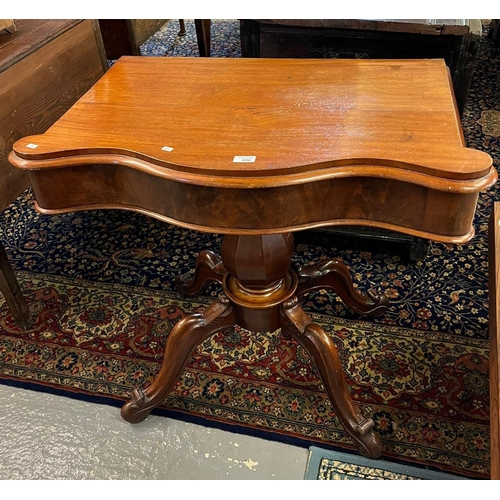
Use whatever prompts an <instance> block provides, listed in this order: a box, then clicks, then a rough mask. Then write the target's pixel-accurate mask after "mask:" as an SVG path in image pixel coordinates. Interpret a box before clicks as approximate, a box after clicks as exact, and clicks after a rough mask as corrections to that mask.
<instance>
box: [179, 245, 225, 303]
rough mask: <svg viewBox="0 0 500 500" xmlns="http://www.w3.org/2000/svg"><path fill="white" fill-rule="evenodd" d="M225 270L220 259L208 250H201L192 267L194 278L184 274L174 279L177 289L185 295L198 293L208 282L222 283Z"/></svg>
mask: <svg viewBox="0 0 500 500" xmlns="http://www.w3.org/2000/svg"><path fill="white" fill-rule="evenodd" d="M225 272H226V270H225V269H224V265H223V264H222V260H221V258H220V257H219V256H218V255H217V254H215V253H214V252H211V251H210V250H202V251H201V252H200V253H199V254H198V258H197V259H196V264H195V267H194V276H193V277H192V278H191V273H186V274H184V275H182V276H178V277H177V278H176V279H175V284H176V286H177V288H178V289H179V290H180V291H181V292H183V293H185V294H186V295H196V294H198V293H200V292H201V291H202V290H203V289H204V288H205V287H206V286H207V285H208V284H209V283H210V282H216V283H219V284H221V283H222V276H223V275H224V273H225Z"/></svg>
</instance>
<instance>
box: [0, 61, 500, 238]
mask: <svg viewBox="0 0 500 500" xmlns="http://www.w3.org/2000/svg"><path fill="white" fill-rule="evenodd" d="M10 161H11V162H12V163H13V164H14V165H15V166H18V167H20V168H24V169H26V170H27V171H28V174H29V177H30V179H31V182H32V186H33V189H34V192H35V194H36V198H37V200H38V203H39V208H40V210H42V211H44V212H47V213H53V212H55V211H57V210H64V209H69V208H71V209H77V208H89V207H91V206H92V207H94V208H99V207H101V208H102V207H107V208H113V207H115V208H123V207H124V206H126V207H128V208H131V209H136V210H139V211H142V212H145V213H149V214H150V215H153V216H156V217H159V218H162V219H164V220H167V221H169V222H173V223H175V224H179V225H181V226H185V227H189V228H193V229H200V230H206V231H214V232H220V233H238V234H242V233H245V234H251V233H255V234H265V233H275V232H284V231H292V230H298V229H303V228H309V227H313V226H321V225H340V224H344V225H345V224H358V225H359V224H362V225H371V226H378V227H383V228H388V229H393V230H399V231H402V232H405V233H408V234H413V235H417V236H423V237H426V238H431V239H435V240H440V241H448V242H461V241H465V240H467V239H469V238H470V237H472V235H473V228H472V217H473V213H474V210H475V203H476V199H477V198H476V197H477V193H478V192H479V191H480V190H482V189H485V188H486V187H488V186H490V185H491V184H492V183H494V182H495V179H496V172H495V170H494V169H493V168H492V165H491V159H490V157H489V156H488V155H487V154H486V153H484V152H480V151H476V150H472V149H468V148H466V147H465V146H464V138H463V135H462V130H461V126H460V121H459V118H458V114H457V110H456V106H455V102H454V97H453V91H452V89H451V86H450V83H449V75H448V69H447V68H446V66H445V64H444V61H443V60H439V59H428V60H425V59H424V60H333V59H328V60H318V59H315V60H310V59H300V60H299V59H215V58H213V59H204V58H154V57H122V58H121V59H120V60H118V62H116V63H115V65H114V66H113V67H111V68H110V69H109V71H108V72H107V74H106V75H105V76H104V77H103V78H102V79H101V80H100V81H99V82H98V83H97V84H96V85H95V86H94V87H93V88H92V89H91V90H90V91H89V92H88V93H87V94H85V95H84V96H83V97H82V98H81V99H80V100H79V101H78V102H77V103H76V104H75V105H74V106H73V108H71V109H70V110H69V111H68V112H67V113H66V114H65V115H64V116H63V117H62V118H61V119H60V120H59V121H58V122H57V123H55V124H54V125H53V126H52V127H51V128H50V129H49V130H48V131H47V132H46V133H45V134H42V135H40V136H33V137H25V138H23V139H20V140H19V141H18V142H17V143H16V144H15V146H14V150H13V152H12V154H11V156H10ZM96 165H99V168H96V167H95V166H96ZM103 165H106V167H103ZM63 167H64V171H63V170H61V171H60V172H59V173H58V175H59V177H58V178H59V181H58V182H56V183H55V184H54V183H53V182H54V179H52V174H53V172H54V169H61V168H63ZM85 167H87V168H85ZM123 171H125V172H123ZM63 172H64V173H63ZM143 174H146V175H143ZM104 177H105V178H104ZM49 179H50V180H49ZM97 179H101V180H102V182H104V183H105V184H106V186H107V189H106V191H105V192H102V193H95V192H94V191H95V189H93V186H95V184H96V182H97ZM112 179H113V181H112ZM46 180H48V182H49V184H50V185H51V187H50V188H47V187H46V186H45V182H46ZM114 181H116V182H115V183H114V184H113V185H111V184H112V183H113V182H114ZM193 187H196V189H193ZM242 189H243V190H245V194H244V195H242V193H241V191H240V190H242ZM162 193H163V196H162ZM457 195H458V196H457ZM161 198H163V200H162V199H161ZM250 198H251V199H250ZM333 201H334V202H335V203H333ZM405 207H411V209H409V210H406V209H405Z"/></svg>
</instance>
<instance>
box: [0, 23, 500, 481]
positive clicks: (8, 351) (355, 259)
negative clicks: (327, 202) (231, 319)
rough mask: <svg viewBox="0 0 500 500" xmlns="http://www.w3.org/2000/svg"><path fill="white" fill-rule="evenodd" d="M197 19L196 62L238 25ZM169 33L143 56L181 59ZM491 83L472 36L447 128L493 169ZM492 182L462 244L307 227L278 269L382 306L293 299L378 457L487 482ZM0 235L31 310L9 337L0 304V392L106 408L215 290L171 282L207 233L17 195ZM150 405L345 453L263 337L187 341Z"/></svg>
mask: <svg viewBox="0 0 500 500" xmlns="http://www.w3.org/2000/svg"><path fill="white" fill-rule="evenodd" d="M212 24H213V27H212V39H213V44H212V55H213V56H214V57H239V55H240V52H239V45H238V40H239V32H238V23H237V22H234V21H231V22H230V21H227V22H226V21H224V22H213V23H212ZM186 25H187V34H186V36H185V37H183V38H182V39H179V38H178V37H176V33H177V32H178V23H176V22H173V21H172V22H171V23H168V24H167V25H166V27H165V28H163V29H162V30H161V31H160V32H159V33H158V36H157V37H153V38H152V39H150V41H148V42H147V43H146V44H145V46H144V52H143V54H144V56H148V55H165V56H168V57H178V56H185V55H198V52H197V46H196V37H195V34H194V26H193V25H192V23H191V22H190V21H189V22H186ZM141 50H143V49H142V48H141ZM499 78H500V52H499V49H498V48H496V47H495V46H494V45H493V44H492V42H491V40H489V39H487V38H486V37H484V36H483V39H482V40H481V44H480V50H479V53H478V56H477V60H476V68H475V71H474V77H473V80H472V84H471V88H470V91H469V96H468V101H467V105H466V108H465V111H464V115H463V118H462V124H463V128H464V135H465V139H466V142H467V145H468V146H470V147H472V148H475V149H479V150H482V151H486V152H487V153H489V154H490V155H491V157H492V158H493V161H494V163H495V165H496V166H498V160H499V155H500V136H498V135H495V133H493V132H492V131H493V130H494V128H495V120H496V118H495V117H496V116H497V115H496V114H495V113H496V112H495V113H493V112H492V111H495V110H498V109H499V103H500V85H498V81H499ZM499 190H500V187H499V185H498V184H497V185H496V186H495V187H494V188H493V189H491V190H489V191H487V192H485V193H481V195H480V196H479V201H478V207H477V211H476V216H475V220H474V228H475V230H476V235H475V236H474V238H473V239H472V240H471V241H470V242H468V243H466V244H462V245H446V244H442V243H435V242H432V243H431V244H430V247H429V252H428V255H427V257H425V258H423V259H421V260H418V261H417V262H413V261H408V259H407V258H405V256H404V255H402V254H401V253H398V252H397V251H386V252H384V253H381V252H378V251H375V250H372V248H371V246H370V242H366V241H364V242H363V245H362V246H361V245H360V246H359V247H358V246H353V247H351V248H345V247H342V246H339V245H338V244H337V243H336V240H335V239H334V238H333V237H332V236H331V235H330V236H325V235H322V236H321V237H320V238H317V237H316V236H315V237H313V236H312V233H310V234H311V236H310V237H309V236H307V237H305V238H301V240H300V242H298V244H297V245H296V254H295V256H294V263H295V264H298V265H305V264H309V263H315V262H318V261H319V260H322V259H329V258H332V257H333V256H335V257H337V258H340V259H341V260H342V261H343V262H344V263H345V264H346V265H347V266H348V267H349V268H350V270H351V273H352V276H353V280H354V283H355V286H357V287H358V288H359V289H360V290H361V291H367V290H368V289H369V288H372V287H375V288H378V289H380V290H381V291H382V292H384V293H385V294H386V295H388V296H389V298H390V299H391V303H390V306H389V308H388V311H387V313H386V314H385V315H384V316H382V317H379V318H366V319H364V318H361V317H360V316H358V315H356V314H355V313H353V312H351V311H350V310H349V309H347V308H346V307H345V306H344V305H343V303H342V302H340V301H339V299H338V298H337V297H336V296H335V294H331V293H326V292H325V291H320V292H317V293H314V294H310V295H309V296H307V298H306V299H305V301H304V309H305V310H306V311H307V312H308V313H309V314H310V315H311V316H312V317H313V319H314V321H315V322H317V323H319V324H320V325H321V326H322V327H323V328H324V329H325V331H326V332H327V333H328V334H330V335H331V336H332V338H333V339H334V342H335V344H336V346H337V348H338V350H339V353H340V357H341V360H342V363H343V366H344V369H345V373H346V377H347V382H348V385H349V390H350V392H351V394H352V397H353V398H354V400H355V401H356V403H357V405H358V406H359V408H360V410H361V412H362V413H363V414H364V415H366V416H371V417H372V418H373V419H374V421H375V431H376V432H377V433H379V435H380V436H381V438H382V442H383V447H384V456H385V457H386V458H387V459H388V460H391V459H392V460H394V461H402V462H408V463H411V464H412V465H416V466H421V467H431V468H435V469H439V470H445V471H449V472H452V473H454V474H460V475H463V476H472V477H482V478H485V477H489V459H490V457H489V454H490V450H489V446H490V444H489V393H488V360H489V353H488V338H489V334H488V218H489V216H490V214H491V210H492V205H493V202H494V201H496V200H500V192H499ZM0 228H2V233H1V235H0V236H1V241H2V244H3V245H4V246H5V248H6V250H7V253H8V256H9V260H10V262H11V264H12V265H13V267H14V269H15V271H16V274H17V275H18V277H19V281H20V283H21V286H22V288H23V290H24V293H25V295H26V298H27V300H28V302H29V305H30V308H31V310H32V312H33V317H34V324H33V326H32V328H30V329H29V330H28V331H27V332H20V331H19V329H18V328H17V327H16V326H15V324H14V323H13V319H12V316H11V315H10V313H9V311H8V309H7V306H6V305H5V303H3V301H2V302H0V380H2V381H4V382H5V383H21V382H22V383H28V382H29V383H31V384H34V385H35V386H36V387H41V388H45V389H47V390H59V391H64V393H65V394H68V395H71V396H73V397H83V396H82V395H85V396H87V395H90V396H102V397H106V398H111V399H112V401H111V402H113V401H114V404H117V405H118V404H120V401H125V400H127V399H128V398H129V397H130V393H131V389H132V388H133V387H137V386H141V385H143V384H146V385H147V384H150V383H151V381H152V380H153V378H154V376H155V374H156V373H157V371H158V369H159V367H160V364H161V362H162V359H163V351H164V346H165V342H166V341H167V339H168V334H169V332H170V331H171V329H172V327H173V325H175V324H176V323H177V322H178V321H179V320H180V319H181V318H183V317H184V316H185V315H187V314H189V313H191V312H193V311H196V310H199V309H202V308H204V307H206V306H207V305H208V304H209V303H210V302H211V301H213V300H214V299H215V298H216V296H217V295H218V293H219V292H220V288H219V287H218V286H217V285H215V284H213V285H210V287H209V288H208V289H207V290H206V291H205V292H203V293H201V294H200V295H199V297H197V298H196V299H187V298H185V297H183V296H182V295H180V294H179V293H177V292H176V289H175V285H174V277H175V276H177V275H180V274H184V273H185V272H187V271H188V270H190V269H192V268H193V266H194V262H195V260H196V256H197V254H198V253H199V251H201V250H203V249H211V250H213V251H215V252H219V250H220V243H221V236H220V235H217V234H206V233H201V232H196V231H189V230H186V229H182V228H178V227H174V226H171V225H168V224H165V223H162V222H160V221H158V220H155V219H152V218H148V217H146V216H144V215H141V214H138V213H132V212H126V211H119V210H109V211H100V210H96V211H89V212H79V213H68V214H64V215H57V216H42V215H40V214H38V213H36V212H35V210H34V208H33V196H32V194H31V192H30V191H29V190H28V191H27V192H25V193H24V194H23V195H22V196H21V197H19V198H18V199H17V200H16V201H15V202H14V203H12V204H11V205H10V206H9V207H8V208H7V209H6V210H5V211H4V212H3V213H2V214H0ZM297 241H298V238H297ZM167 409H168V412H170V413H168V414H170V415H174V416H176V417H177V418H189V419H198V421H200V422H202V423H205V424H207V425H220V426H225V427H226V428H227V427H229V428H232V429H237V430H238V432H248V433H254V434H258V435H261V436H264V437H267V438H268V439H276V440H283V441H287V442H293V443H295V444H299V445H301V446H306V447H309V446H310V445H311V444H317V445H319V446H321V447H330V448H337V449H338V448H342V449H345V450H352V449H353V445H352V441H351V440H350V438H349V437H348V436H347V435H346V433H345V432H344V430H343V428H342V427H341V426H340V424H339V422H338V420H337V418H336V416H335V413H334V412H333V410H332V407H331V404H330V402H329V400H328V399H327V398H326V396H325V392H324V390H323V388H322V386H321V383H320V381H319V379H318V377H317V373H316V370H315V368H314V367H313V365H312V363H311V360H310V359H309V358H308V356H307V355H306V353H305V352H304V351H303V350H302V349H301V348H300V347H299V346H298V345H297V344H296V343H295V342H294V341H285V340H284V339H283V337H282V336H281V335H280V333H279V332H256V333H249V332H247V331H245V330H242V329H240V328H237V327H236V328H234V330H233V331H231V332H229V333H226V335H222V334H217V335H215V336H214V337H212V338H211V339H208V340H207V341H205V342H204V343H203V344H202V345H200V346H199V348H198V349H197V351H196V352H195V354H194V356H193V357H192V359H191V360H190V361H189V363H188V365H187V367H186V370H185V371H184V373H183V375H182V377H181V379H180V380H179V382H178V383H177V385H176V386H175V389H174V390H173V391H172V393H171V395H170V396H169V397H168V399H167V401H166V403H165V405H163V406H162V409H160V413H162V412H163V413H165V411H166V410H167ZM117 411H118V410H117ZM138 425H140V424H138Z"/></svg>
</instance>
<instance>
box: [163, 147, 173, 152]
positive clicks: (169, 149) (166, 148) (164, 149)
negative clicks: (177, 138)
mask: <svg viewBox="0 0 500 500" xmlns="http://www.w3.org/2000/svg"><path fill="white" fill-rule="evenodd" d="M161 150H162V151H173V150H174V148H170V147H168V146H163V147H162V148H161Z"/></svg>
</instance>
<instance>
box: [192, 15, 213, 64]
mask: <svg viewBox="0 0 500 500" xmlns="http://www.w3.org/2000/svg"><path fill="white" fill-rule="evenodd" d="M194 24H195V27H196V39H197V40H198V48H199V50H200V56H201V57H210V19H195V20H194Z"/></svg>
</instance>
